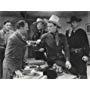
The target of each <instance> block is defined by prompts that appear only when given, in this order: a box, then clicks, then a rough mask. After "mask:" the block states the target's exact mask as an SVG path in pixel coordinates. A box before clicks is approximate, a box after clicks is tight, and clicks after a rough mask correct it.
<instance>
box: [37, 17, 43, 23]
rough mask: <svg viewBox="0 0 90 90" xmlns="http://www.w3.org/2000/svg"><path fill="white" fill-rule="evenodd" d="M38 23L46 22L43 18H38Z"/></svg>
mask: <svg viewBox="0 0 90 90" xmlns="http://www.w3.org/2000/svg"><path fill="white" fill-rule="evenodd" d="M36 22H44V21H43V19H41V18H37V20H36Z"/></svg>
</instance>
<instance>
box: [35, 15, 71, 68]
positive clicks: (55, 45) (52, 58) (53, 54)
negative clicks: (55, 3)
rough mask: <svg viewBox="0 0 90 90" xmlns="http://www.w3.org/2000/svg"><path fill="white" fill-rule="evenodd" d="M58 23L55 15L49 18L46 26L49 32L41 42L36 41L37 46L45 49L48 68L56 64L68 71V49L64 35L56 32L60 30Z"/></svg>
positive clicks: (69, 66) (69, 65) (43, 36)
mask: <svg viewBox="0 0 90 90" xmlns="http://www.w3.org/2000/svg"><path fill="white" fill-rule="evenodd" d="M59 21H60V19H59V17H58V16H56V15H52V16H51V17H50V19H49V21H48V24H47V28H48V31H49V32H48V33H45V34H43V35H42V37H41V42H40V40H38V41H37V44H38V43H40V44H39V45H40V46H41V47H43V48H44V49H46V54H47V63H48V65H49V67H52V66H53V64H55V63H56V64H57V65H60V66H62V67H66V68H68V69H70V68H71V64H70V61H69V47H68V43H67V39H66V37H65V35H64V34H62V33H59V32H58V29H60V28H61V25H60V23H59ZM62 51H64V53H63V52H62Z"/></svg>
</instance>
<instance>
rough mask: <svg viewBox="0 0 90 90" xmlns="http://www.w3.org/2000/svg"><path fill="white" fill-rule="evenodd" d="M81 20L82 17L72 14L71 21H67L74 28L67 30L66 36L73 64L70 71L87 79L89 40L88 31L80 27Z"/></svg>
mask: <svg viewBox="0 0 90 90" xmlns="http://www.w3.org/2000/svg"><path fill="white" fill-rule="evenodd" d="M81 21H82V19H81V18H78V17H76V16H72V17H71V19H70V21H69V22H67V23H68V24H70V25H71V27H72V30H71V31H69V30H68V31H66V36H67V40H68V44H69V49H70V62H71V64H72V68H71V69H70V72H71V73H73V74H75V75H77V76H78V78H80V79H86V78H87V61H88V56H89V42H88V38H87V34H86V32H85V31H84V29H82V28H81V27H80V22H81Z"/></svg>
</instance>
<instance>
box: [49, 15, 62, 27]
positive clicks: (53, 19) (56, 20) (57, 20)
mask: <svg viewBox="0 0 90 90" xmlns="http://www.w3.org/2000/svg"><path fill="white" fill-rule="evenodd" d="M48 22H51V23H54V24H55V25H57V26H58V27H60V28H61V25H60V18H59V17H58V16H56V15H52V16H51V17H50V18H49V20H48Z"/></svg>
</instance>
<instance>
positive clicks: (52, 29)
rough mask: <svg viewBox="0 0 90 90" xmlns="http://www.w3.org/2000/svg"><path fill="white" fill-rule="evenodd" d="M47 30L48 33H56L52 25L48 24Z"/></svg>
mask: <svg viewBox="0 0 90 90" xmlns="http://www.w3.org/2000/svg"><path fill="white" fill-rule="evenodd" d="M47 28H48V31H49V32H56V28H57V27H56V26H55V25H54V24H53V23H48V24H47Z"/></svg>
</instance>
